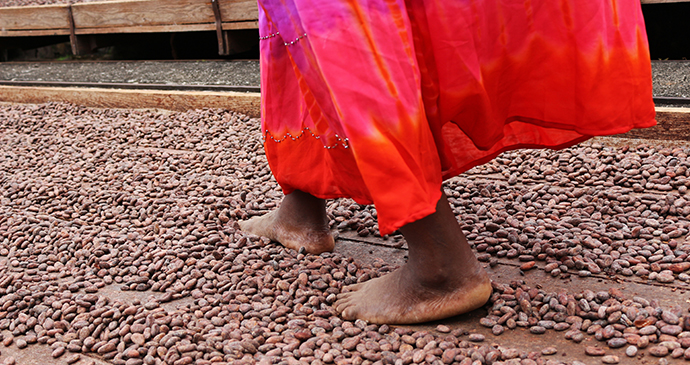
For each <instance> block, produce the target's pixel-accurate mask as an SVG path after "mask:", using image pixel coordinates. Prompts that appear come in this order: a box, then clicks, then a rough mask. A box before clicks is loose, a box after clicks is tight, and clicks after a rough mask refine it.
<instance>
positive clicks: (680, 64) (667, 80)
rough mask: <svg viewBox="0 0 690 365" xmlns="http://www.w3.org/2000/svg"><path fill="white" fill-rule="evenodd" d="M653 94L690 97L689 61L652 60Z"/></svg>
mask: <svg viewBox="0 0 690 365" xmlns="http://www.w3.org/2000/svg"><path fill="white" fill-rule="evenodd" d="M652 75H653V85H654V95H655V96H675V97H684V98H688V97H690V61H653V62H652Z"/></svg>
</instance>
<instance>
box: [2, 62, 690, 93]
mask: <svg viewBox="0 0 690 365" xmlns="http://www.w3.org/2000/svg"><path fill="white" fill-rule="evenodd" d="M652 73H653V87H654V95H655V96H676V97H690V80H688V77H689V76H688V75H690V61H653V62H652ZM0 80H12V81H66V82H67V81H70V82H122V83H141V84H192V85H248V86H258V85H259V81H260V80H259V62H258V61H257V60H249V61H179V62H173V61H166V62H155V61H146V62H118V61H111V62H54V63H39V62H36V63H31V62H27V63H24V62H18V63H14V62H6V63H0Z"/></svg>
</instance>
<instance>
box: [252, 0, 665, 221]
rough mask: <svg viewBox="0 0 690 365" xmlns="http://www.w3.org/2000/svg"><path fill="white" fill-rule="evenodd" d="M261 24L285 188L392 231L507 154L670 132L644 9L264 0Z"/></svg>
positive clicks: (477, 1) (612, 4) (462, 0)
mask: <svg viewBox="0 0 690 365" xmlns="http://www.w3.org/2000/svg"><path fill="white" fill-rule="evenodd" d="M259 28H260V36H261V40H260V42H261V90H262V98H263V100H262V131H263V133H264V137H265V150H266V155H267V158H268V161H269V164H270V166H271V170H272V171H273V174H274V176H275V177H276V179H277V181H278V183H279V184H280V185H281V187H282V188H283V190H284V193H286V194H289V193H290V192H292V191H294V190H302V191H305V192H308V193H311V194H312V195H314V196H316V197H320V198H324V199H330V198H338V197H350V198H353V199H354V200H355V201H357V202H359V203H361V204H372V203H373V204H375V206H376V209H377V214H378V220H379V230H380V232H381V234H388V233H390V232H392V231H394V230H395V229H397V228H399V227H401V226H403V225H405V224H407V223H410V222H413V221H416V220H418V219H420V218H423V217H425V216H427V215H429V214H431V213H433V212H434V211H435V207H436V203H437V201H438V199H439V198H440V197H441V183H442V181H443V179H447V178H450V177H452V176H455V175H458V174H460V173H462V172H463V171H466V170H468V169H470V168H472V167H473V166H476V165H479V164H482V163H485V162H487V161H489V160H491V159H492V158H493V157H495V156H496V155H498V154H499V153H501V152H503V151H506V150H511V149H516V148H544V147H547V148H554V149H559V148H565V147H567V146H570V145H573V144H575V143H578V142H581V141H583V140H586V139H587V138H589V137H591V136H594V135H608V134H616V133H623V132H626V131H628V130H630V129H632V128H643V127H650V126H652V125H654V124H655V121H654V105H653V103H652V82H651V67H650V57H649V49H648V45H647V38H646V32H645V27H644V23H643V18H642V13H641V9H640V2H639V0H588V1H575V0H444V1H440V0H435V1H433V0H407V1H405V0H280V1H278V0H259Z"/></svg>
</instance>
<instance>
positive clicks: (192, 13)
mask: <svg viewBox="0 0 690 365" xmlns="http://www.w3.org/2000/svg"><path fill="white" fill-rule="evenodd" d="M250 2H251V1H248V0H227V1H226V3H225V11H224V10H223V8H221V14H222V15H223V21H224V22H230V21H246V20H256V19H258V10H257V7H256V4H254V8H253V10H254V11H252V10H251V9H252V8H251V6H250V5H249V3H250ZM72 8H73V11H74V22H75V24H76V26H77V28H114V27H134V26H155V25H181V24H205V23H214V22H215V18H214V16H213V8H212V6H211V2H210V1H207V0H165V1H152V0H128V1H107V2H97V3H81V4H74V5H73V6H72Z"/></svg>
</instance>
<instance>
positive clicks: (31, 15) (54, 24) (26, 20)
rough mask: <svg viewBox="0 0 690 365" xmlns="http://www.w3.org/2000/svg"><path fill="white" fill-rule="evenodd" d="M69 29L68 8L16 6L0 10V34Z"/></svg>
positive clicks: (58, 6)
mask: <svg viewBox="0 0 690 365" xmlns="http://www.w3.org/2000/svg"><path fill="white" fill-rule="evenodd" d="M61 28H62V29H67V30H68V33H69V20H68V18H67V6H65V5H43V6H15V7H6V8H0V34H2V35H4V33H5V32H10V31H15V30H39V29H43V30H44V29H61Z"/></svg>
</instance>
